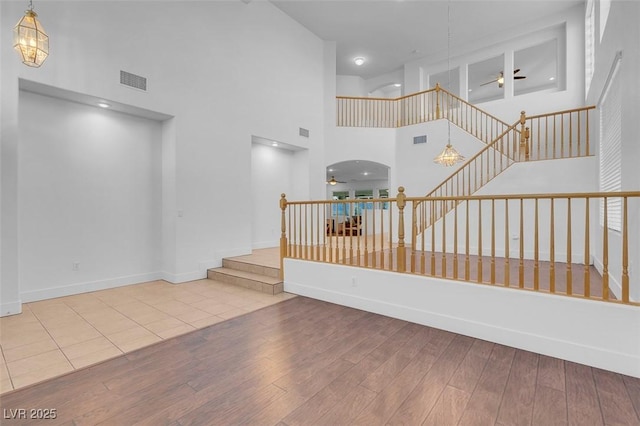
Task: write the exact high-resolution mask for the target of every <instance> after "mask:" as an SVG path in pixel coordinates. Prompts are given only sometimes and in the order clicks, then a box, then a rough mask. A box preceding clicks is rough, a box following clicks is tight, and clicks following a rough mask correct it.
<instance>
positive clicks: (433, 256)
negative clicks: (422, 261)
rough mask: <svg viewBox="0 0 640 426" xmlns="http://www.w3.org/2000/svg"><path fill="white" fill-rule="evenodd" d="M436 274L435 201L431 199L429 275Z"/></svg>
mask: <svg viewBox="0 0 640 426" xmlns="http://www.w3.org/2000/svg"><path fill="white" fill-rule="evenodd" d="M435 275H436V202H435V201H431V276H435Z"/></svg>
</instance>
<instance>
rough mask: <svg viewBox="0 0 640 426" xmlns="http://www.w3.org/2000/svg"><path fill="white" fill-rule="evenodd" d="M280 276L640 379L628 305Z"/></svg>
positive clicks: (636, 329) (638, 328) (367, 275)
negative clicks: (399, 289) (400, 289)
mask: <svg viewBox="0 0 640 426" xmlns="http://www.w3.org/2000/svg"><path fill="white" fill-rule="evenodd" d="M285 270H286V271H287V273H286V275H285V282H284V289H285V291H287V292H291V293H295V294H300V295H304V296H308V297H313V298H315V299H320V300H326V301H328V302H331V303H337V304H340V305H344V306H351V307H353V308H356V309H363V310H365V311H369V312H375V313H378V314H382V315H387V316H391V317H394V318H400V319H403V320H406V321H411V322H415V323H418V324H423V325H427V326H431V327H435V328H439V329H443V330H448V331H451V332H454V333H460V334H464V335H468V336H472V337H476V338H479V339H483V340H489V341H492V342H496V343H500V344H503V345H507V346H512V347H516V348H520V349H524V350H527V351H533V352H536V353H541V354H544V355H548V356H553V357H557V358H561V359H566V360H569V361H573V362H578V363H581V364H586V365H591V366H593V367H597V368H604V369H606V370H610V371H615V372H618V373H621V374H627V375H630V376H634V377H640V310H638V309H637V308H636V307H633V306H625V305H618V304H613V303H603V302H596V301H590V300H582V299H578V298H572V297H560V296H552V295H548V294H542V293H534V292H530V291H521V290H517V289H506V288H501V287H499V286H488V285H479V284H471V283H464V282H455V281H449V280H442V279H438V278H430V277H420V276H416V275H411V274H397V273H393V272H386V271H379V270H374V269H368V268H355V267H349V266H342V265H332V264H327V263H321V262H305V261H302V260H296V259H285ZM398 288H402V291H398ZM541 313H544V315H541Z"/></svg>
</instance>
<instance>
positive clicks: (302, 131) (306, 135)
mask: <svg viewBox="0 0 640 426" xmlns="http://www.w3.org/2000/svg"><path fill="white" fill-rule="evenodd" d="M300 136H304V137H305V138H308V137H309V130H308V129H303V128H302V127H300Z"/></svg>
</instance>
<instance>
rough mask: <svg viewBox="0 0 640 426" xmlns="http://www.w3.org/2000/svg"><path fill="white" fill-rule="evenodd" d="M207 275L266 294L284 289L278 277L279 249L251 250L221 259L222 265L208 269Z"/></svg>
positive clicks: (280, 291)
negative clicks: (248, 252)
mask: <svg viewBox="0 0 640 426" xmlns="http://www.w3.org/2000/svg"><path fill="white" fill-rule="evenodd" d="M207 277H208V278H209V279H212V280H216V281H221V282H224V283H227V284H232V285H237V286H239V287H244V288H248V289H251V290H255V291H259V292H262V293H266V294H278V293H282V292H283V291H284V284H283V282H282V279H281V278H280V249H279V248H278V247H274V248H266V249H258V250H253V252H252V253H251V254H248V255H244V256H236V257H229V258H225V259H222V267H221V268H214V269H209V270H208V272H207Z"/></svg>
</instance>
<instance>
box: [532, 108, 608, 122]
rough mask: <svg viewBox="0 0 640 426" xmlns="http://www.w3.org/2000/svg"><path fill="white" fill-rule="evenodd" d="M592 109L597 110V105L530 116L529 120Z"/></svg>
mask: <svg viewBox="0 0 640 426" xmlns="http://www.w3.org/2000/svg"><path fill="white" fill-rule="evenodd" d="M591 109H596V106H595V105H589V106H586V107H580V108H572V109H565V110H562V111H554V112H548V113H545V114H538V115H528V116H527V119H528V120H531V119H534V118H542V117H550V116H553V115H561V114H569V113H572V112H578V111H588V110H591Z"/></svg>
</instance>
